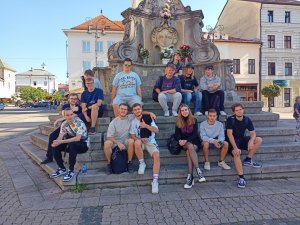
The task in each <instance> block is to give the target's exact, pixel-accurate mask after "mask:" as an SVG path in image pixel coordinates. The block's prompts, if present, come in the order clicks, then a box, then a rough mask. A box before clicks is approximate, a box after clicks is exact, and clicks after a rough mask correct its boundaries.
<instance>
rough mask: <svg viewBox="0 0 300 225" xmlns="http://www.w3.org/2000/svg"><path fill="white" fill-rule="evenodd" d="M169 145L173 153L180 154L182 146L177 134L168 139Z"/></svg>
mask: <svg viewBox="0 0 300 225" xmlns="http://www.w3.org/2000/svg"><path fill="white" fill-rule="evenodd" d="M167 147H168V149H169V152H170V153H171V154H172V155H178V154H180V152H181V149H182V147H181V146H180V145H179V142H178V141H177V140H176V139H175V134H172V135H171V137H169V139H168V140H167Z"/></svg>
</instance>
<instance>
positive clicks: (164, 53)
mask: <svg viewBox="0 0 300 225" xmlns="http://www.w3.org/2000/svg"><path fill="white" fill-rule="evenodd" d="M172 53H173V49H172V48H162V49H161V52H160V59H161V60H162V62H163V64H167V63H168V62H169V61H170V59H171V56H172Z"/></svg>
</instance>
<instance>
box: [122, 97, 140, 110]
mask: <svg viewBox="0 0 300 225" xmlns="http://www.w3.org/2000/svg"><path fill="white" fill-rule="evenodd" d="M125 99H126V103H127V105H129V107H130V108H131V107H132V106H133V104H135V103H138V104H140V105H143V102H142V99H141V97H140V96H138V95H134V96H131V97H125Z"/></svg>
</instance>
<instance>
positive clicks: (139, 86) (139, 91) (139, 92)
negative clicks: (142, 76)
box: [137, 85, 142, 98]
mask: <svg viewBox="0 0 300 225" xmlns="http://www.w3.org/2000/svg"><path fill="white" fill-rule="evenodd" d="M137 94H138V96H140V97H141V98H142V88H141V85H138V86H137Z"/></svg>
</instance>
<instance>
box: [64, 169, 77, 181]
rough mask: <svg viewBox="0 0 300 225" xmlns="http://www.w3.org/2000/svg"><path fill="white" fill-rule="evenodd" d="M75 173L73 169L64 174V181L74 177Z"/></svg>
mask: <svg viewBox="0 0 300 225" xmlns="http://www.w3.org/2000/svg"><path fill="white" fill-rule="evenodd" d="M74 176H75V173H74V172H73V171H69V172H68V174H67V175H65V176H64V178H63V182H68V181H70V180H72V179H73V177H74Z"/></svg>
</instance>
